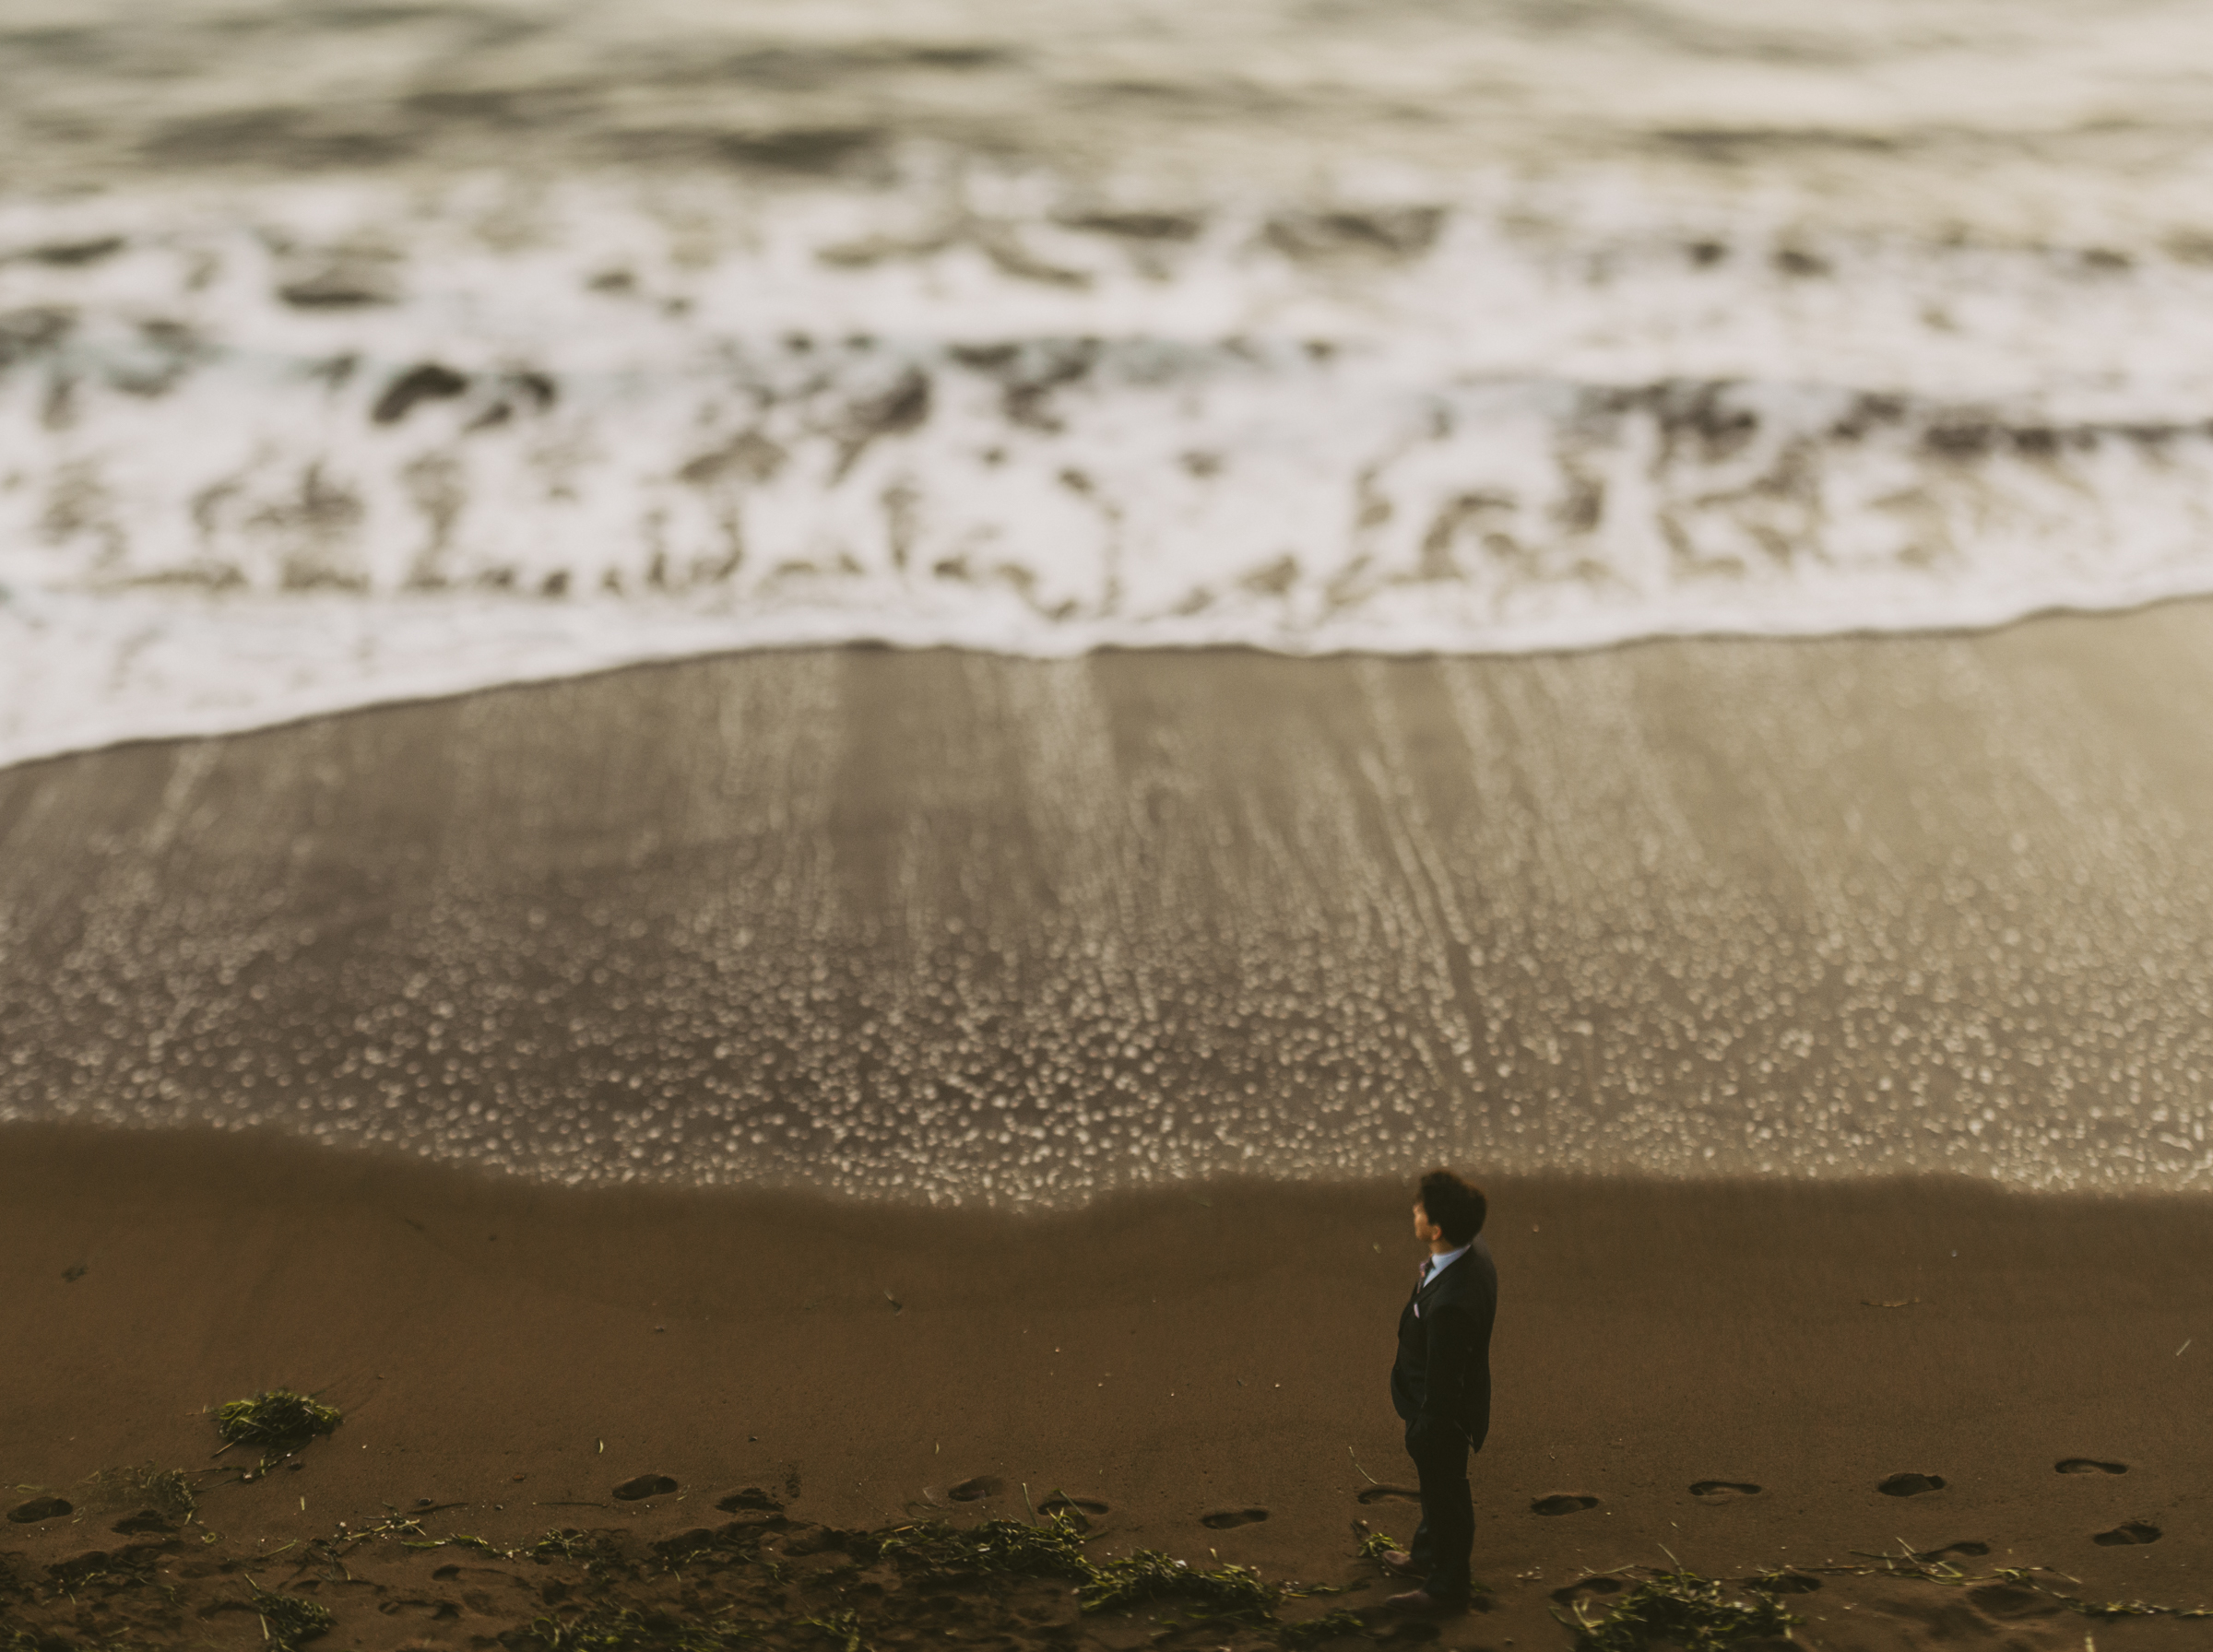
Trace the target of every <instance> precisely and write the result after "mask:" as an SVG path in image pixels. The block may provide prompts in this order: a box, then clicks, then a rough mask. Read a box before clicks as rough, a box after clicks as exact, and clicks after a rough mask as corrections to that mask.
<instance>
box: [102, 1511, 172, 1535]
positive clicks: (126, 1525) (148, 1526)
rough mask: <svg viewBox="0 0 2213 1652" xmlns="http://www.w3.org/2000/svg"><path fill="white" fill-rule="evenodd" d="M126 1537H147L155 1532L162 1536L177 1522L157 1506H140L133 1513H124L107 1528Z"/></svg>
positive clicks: (169, 1531) (170, 1531)
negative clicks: (140, 1507)
mask: <svg viewBox="0 0 2213 1652" xmlns="http://www.w3.org/2000/svg"><path fill="white" fill-rule="evenodd" d="M108 1529H109V1530H110V1531H112V1532H116V1533H118V1534H120V1535H121V1536H124V1537H126V1538H137V1537H147V1536H150V1535H152V1534H155V1533H160V1534H162V1535H164V1536H166V1535H168V1534H169V1533H172V1532H173V1531H175V1530H176V1529H177V1523H176V1522H175V1521H174V1520H172V1519H171V1518H170V1517H169V1516H167V1515H165V1514H163V1513H162V1512H161V1511H160V1509H158V1508H142V1509H140V1510H139V1511H138V1512H137V1513H136V1514H135V1515H125V1516H124V1517H123V1518H122V1519H120V1520H118V1521H116V1522H115V1524H114V1525H112V1526H111V1527H109V1528H108Z"/></svg>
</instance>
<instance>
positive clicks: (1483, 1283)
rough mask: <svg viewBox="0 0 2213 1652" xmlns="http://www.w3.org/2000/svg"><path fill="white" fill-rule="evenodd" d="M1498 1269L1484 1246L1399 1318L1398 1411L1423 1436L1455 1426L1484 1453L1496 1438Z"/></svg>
mask: <svg viewBox="0 0 2213 1652" xmlns="http://www.w3.org/2000/svg"><path fill="white" fill-rule="evenodd" d="M1497 1313H1498V1269H1497V1267H1496V1266H1495V1265H1494V1264H1493V1263H1492V1261H1491V1247H1490V1246H1489V1245H1485V1243H1484V1242H1483V1241H1482V1240H1481V1239H1480V1238H1479V1239H1477V1240H1476V1241H1475V1242H1474V1243H1473V1245H1469V1246H1468V1249H1467V1254H1466V1255H1464V1256H1462V1257H1460V1258H1459V1259H1457V1260H1456V1261H1454V1262H1453V1263H1452V1264H1451V1265H1450V1266H1449V1267H1448V1268H1445V1269H1444V1271H1443V1272H1441V1273H1439V1274H1438V1275H1436V1276H1435V1277H1434V1278H1432V1279H1431V1280H1429V1282H1428V1283H1427V1284H1426V1285H1420V1286H1418V1287H1417V1288H1416V1289H1415V1291H1414V1294H1413V1295H1412V1296H1410V1297H1408V1298H1407V1300H1406V1305H1405V1307H1404V1308H1402V1309H1401V1310H1400V1312H1399V1357H1398V1359H1397V1360H1396V1361H1395V1362H1393V1363H1392V1365H1391V1404H1392V1406H1394V1407H1395V1408H1396V1409H1397V1410H1398V1413H1399V1415H1400V1416H1401V1417H1402V1418H1404V1419H1405V1420H1406V1422H1408V1423H1409V1424H1410V1425H1413V1426H1414V1427H1415V1428H1417V1429H1422V1430H1426V1429H1429V1428H1434V1427H1437V1426H1439V1425H1449V1426H1450V1427H1452V1428H1456V1429H1458V1430H1460V1431H1461V1432H1462V1433H1463V1434H1466V1435H1467V1436H1468V1444H1469V1445H1471V1446H1473V1448H1474V1449H1475V1450H1477V1451H1480V1450H1482V1449H1483V1442H1484V1437H1485V1435H1486V1434H1489V1433H1490V1431H1491V1322H1492V1320H1494V1319H1495V1318H1497Z"/></svg>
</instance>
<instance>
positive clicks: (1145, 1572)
mask: <svg viewBox="0 0 2213 1652" xmlns="http://www.w3.org/2000/svg"><path fill="white" fill-rule="evenodd" d="M1280 1599H1283V1590H1281V1589H1279V1588H1276V1587H1274V1586H1272V1585H1271V1584H1266V1583H1262V1582H1261V1581H1260V1578H1259V1577H1258V1576H1257V1575H1254V1574H1253V1573H1252V1572H1251V1571H1250V1570H1249V1569H1248V1568H1246V1567H1244V1566H1217V1567H1215V1568H1214V1569H1213V1570H1212V1571H1201V1570H1200V1569H1199V1568H1198V1567H1196V1566H1192V1565H1189V1564H1188V1563H1185V1562H1183V1561H1179V1560H1177V1559H1176V1558H1174V1557H1173V1556H1171V1555H1166V1554H1162V1553H1160V1552H1158V1551H1156V1550H1152V1549H1140V1550H1137V1551H1135V1552H1132V1553H1130V1554H1126V1555H1124V1556H1123V1557H1122V1558H1121V1559H1120V1560H1111V1561H1108V1562H1107V1563H1106V1564H1105V1565H1103V1566H1093V1567H1092V1568H1091V1578H1090V1580H1089V1581H1088V1582H1086V1583H1084V1584H1083V1586H1082V1587H1079V1588H1078V1589H1077V1590H1076V1610H1077V1611H1086V1612H1094V1611H1120V1610H1122V1609H1123V1608H1125V1607H1130V1606H1136V1605H1139V1604H1141V1603H1142V1602H1144V1601H1148V1600H1182V1601H1188V1602H1189V1603H1190V1604H1191V1605H1193V1606H1196V1607H1198V1608H1199V1609H1200V1611H1201V1613H1202V1614H1203V1615H1204V1616H1206V1617H1210V1618H1242V1619H1246V1620H1249V1621H1255V1620H1259V1619H1262V1618H1265V1617H1267V1616H1268V1614H1269V1613H1270V1612H1272V1611H1274V1609H1275V1603H1276V1602H1277V1601H1278V1600H1280Z"/></svg>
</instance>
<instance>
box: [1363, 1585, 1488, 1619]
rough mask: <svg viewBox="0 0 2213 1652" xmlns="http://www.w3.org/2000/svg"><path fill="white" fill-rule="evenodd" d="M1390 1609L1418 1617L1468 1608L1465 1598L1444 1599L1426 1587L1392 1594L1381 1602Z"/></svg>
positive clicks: (1439, 1614) (1440, 1614)
mask: <svg viewBox="0 0 2213 1652" xmlns="http://www.w3.org/2000/svg"><path fill="white" fill-rule="evenodd" d="M1383 1604H1384V1605H1385V1606H1387V1607H1389V1608H1390V1609H1391V1611H1402V1612H1411V1613H1413V1614H1414V1615H1416V1616H1419V1617H1440V1618H1441V1617H1444V1616H1447V1615H1448V1614H1450V1613H1452V1612H1462V1611H1467V1610H1468V1603H1467V1602H1466V1601H1465V1600H1445V1599H1439V1598H1438V1597H1437V1596H1435V1595H1432V1594H1431V1593H1430V1592H1429V1591H1428V1590H1427V1589H1408V1590H1407V1591H1406V1592H1405V1593H1404V1594H1403V1595H1393V1596H1391V1599H1388V1600H1386V1601H1384V1602H1383Z"/></svg>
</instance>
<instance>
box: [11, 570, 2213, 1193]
mask: <svg viewBox="0 0 2213 1652" xmlns="http://www.w3.org/2000/svg"><path fill="white" fill-rule="evenodd" d="M2209 644H2213V605H2207V604H2198V605H2186V606H2179V607H2174V608H2162V609H2156V610H2146V611H2142V612H2139V613H2136V614H2134V615H2130V616H2126V617H2124V618H2119V619H2102V618H2101V619H2053V620H2047V621H2040V622H2037V623H2034V624H2030V625H2024V626H2021V627H2018V628H2016V629H2014V630H2012V631H2004V632H1996V633H1989V634H1985V635H1979V636H1974V637H1970V638H1963V639H1953V640H1926V639H1910V640H1901V641H1890V642H1864V641H1848V642H1822V643H1811V642H1809V643H1772V644H1765V645H1761V644H1746V643H1672V644H1665V645H1660V644H1654V645H1651V646H1646V647H1641V648H1639V649H1635V650H1629V651H1623V652H1620V653H1617V654H1608V655H1584V656H1574V657H1558V658H1549V659H1533V660H1484V661H1472V660H1458V659H1454V660H1427V661H1419V660H1414V661H1384V660H1376V659H1367V658H1363V659H1353V660H1332V661H1305V660H1286V659H1281V658H1276V657H1273V656H1266V655H1189V656H1184V655H1098V656H1093V657H1088V658H1084V659H1081V660H1074V661H1065V662H1036V661H1010V660H1005V659H1000V658H995V657H986V656H975V655H953V654H911V655H910V654H898V653H893V652H886V651H874V650H826V651H811V652H799V653H793V654H786V655H773V656H740V657H725V658H717V659H714V660H709V661H704V662H695V663H692V664H688V665H683V666H670V667H656V668H653V669H648V670H637V671H633V672H626V673H621V674H617V675H613V676H609V677H606V678H593V679H586V680H580V681H567V682H562V683H555V684H550V685H545V686H541V687H535V688H529V689H516V690H505V691H502V692H496V693H489V694H483V695H478V696H473V697H469V698H467V699H463V700H456V701H443V702H425V703H421V704H417V705H412V706H403V707H391V708H385V709H382V710H378V711H373V712H366V713H361V714H353V715H349V716H345V717H338V718H333V719H329V720H327V721H324V722H319V723H314V724H310V725H302V726H295V727H292V728H289V729H281V730H273V731H269V732H266V733H263V734H258V735H250V736H241V737H232V738H225V739H219V740H207V741H191V742H183V743H178V744H173V745H155V746H142V747H134V748H129V749H120V750H116V751H112V752H107V753H101V754H98V755H94V756H89V757H84V758H72V759H63V760H56V761H53V762H50V763H46V764H41V765H37V766H35V767H32V768H28V769H18V770H9V771H4V772H0V924H5V925H6V938H7V945H6V948H5V949H0V1005H5V1006H6V1009H5V1010H0V1037H4V1038H5V1040H6V1043H7V1044H9V1045H10V1047H12V1048H14V1049H15V1050H17V1051H18V1052H19V1053H27V1058H26V1059H24V1060H21V1061H15V1062H10V1063H9V1064H8V1065H7V1066H6V1067H5V1068H0V1114H6V1115H12V1116H15V1117H18V1118H37V1117H57V1116H67V1117H77V1118H81V1119H84V1120H86V1121H88V1122H114V1123H134V1124H135V1123H145V1122H153V1123H195V1122H197V1123H216V1124H220V1125H223V1126H226V1127H228V1126H241V1125H254V1126H267V1125H272V1124H281V1125H282V1126H283V1127H286V1128H290V1129H292V1130H294V1131H297V1132H299V1133H300V1134H302V1135H305V1136H321V1137H325V1138H329V1139H337V1140H352V1141H356V1142H361V1143H364V1144H383V1145H396V1146H404V1147H406V1148H408V1150H419V1151H427V1152H429V1153H432V1154H433V1155H435V1156H438V1157H441V1158H444V1159H448V1160H463V1161H469V1162H486V1163H490V1164H493V1165H498V1166H502V1167H505V1168H508V1169H512V1170H518V1171H523V1172H526V1173H528V1174H532V1175H534V1176H538V1177H540V1178H542V1179H545V1180H549V1181H599V1182H609V1183H613V1182H620V1181H622V1180H624V1179H625V1178H629V1179H639V1178H645V1179H659V1180H671V1181H692V1182H701V1183H711V1184H723V1185H756V1186H775V1185H784V1184H791V1183H807V1184H811V1185H813V1186H820V1187H823V1188H825V1189H828V1190H834V1191H840V1192H844V1193H849V1194H858V1195H870V1196H886V1197H892V1198H899V1199H902V1200H906V1201H910V1202H915V1203H925V1204H926V1203H929V1202H932V1201H935V1202H939V1203H944V1202H948V1201H952V1202H966V1203H976V1202H985V1203H988V1202H1003V1203H1024V1202H1061V1203H1070V1204H1074V1203H1080V1202H1083V1200H1085V1199H1088V1198H1092V1197H1094V1196H1095V1195H1096V1194H1099V1193H1101V1192H1107V1191H1111V1190H1113V1189H1115V1188H1118V1187H1122V1186H1132V1185H1136V1184H1140V1183H1143V1182H1152V1183H1154V1184H1176V1183H1181V1182H1184V1181H1188V1180H1191V1179H1195V1178H1206V1177H1211V1176H1216V1175H1222V1174H1235V1173H1237V1172H1238V1171H1240V1170H1245V1169H1249V1168H1251V1167H1253V1166H1256V1165H1264V1166H1266V1167H1268V1169H1269V1170H1270V1171H1271V1173H1272V1174H1287V1175H1293V1176H1302V1175H1303V1176H1317V1175H1319V1176H1333V1175H1337V1174H1353V1175H1362V1174H1402V1173H1403V1172H1404V1171H1406V1170H1408V1169H1410V1168H1412V1167H1414V1166H1415V1165H1417V1164H1419V1163H1421V1162H1426V1161H1430V1160H1434V1159H1436V1158H1438V1157H1442V1156H1462V1157H1470V1158H1475V1159H1480V1160H1482V1161H1483V1162H1486V1163H1489V1164H1492V1165H1495V1166H1497V1168H1499V1169H1500V1170H1502V1171H1505V1172H1508V1173H1510V1174H1537V1173H1539V1172H1542V1171H1545V1170H1549V1169H1558V1170H1563V1171H1569V1172H1578V1173H1602V1172H1615V1171H1619V1172H1625V1173H1629V1174H1675V1175H1690V1176H1700V1177H1702V1176H1705V1175H1709V1174H1722V1175H1736V1174H1807V1175H1813V1176H1817V1177H1821V1176H1849V1175H1852V1174H1866V1173H1873V1174H1901V1173H1921V1172H1947V1171H1965V1172H1969V1173H1970V1174H1978V1175H1982V1174H1988V1175H1993V1176H1994V1177H1995V1178H1996V1179H1999V1180H2003V1181H2006V1182H2007V1183H2009V1184H2012V1185H2021V1186H2044V1187H2052V1188H2057V1187H2063V1186H2069V1185H2075V1186H2094V1185H2096V1186H2112V1187H2116V1188H2147V1187H2160V1186H2164V1187H2169V1188H2183V1187H2191V1186H2204V1185H2205V1184H2206V1182H2207V1178H2208V1177H2209V1176H2213V1140H2209V1139H2208V1134H2207V1133H2208V1128H2209V1127H2213V1107H2209V1106H2208V1104H2207V1101H2206V1100H2205V1097H2204V1094H2203V1091H2202V1087H2201V1085H2200V1084H2199V1082H2198V1080H2197V1077H2196V1075H2199V1074H2202V1073H2203V1072H2205V1071H2207V1070H2213V1023H2209V1022H2208V1021H2207V1018H2206V1017H2205V1015H2204V1014H2203V1013H2202V1012H2201V1010H2200V1009H2199V1008H2198V1007H2199V1006H2200V1005H2202V1004H2205V1003H2207V1002H2213V954H2208V952H2207V949H2206V948H2205V947H2204V946H2203V945H2202V943H2201V940H2200V938H2201V937H2202V936H2203V935H2205V934H2207V933H2213V830H2208V829H2207V825H2206V822H2207V820H2213V761H2207V759H2206V757H2205V756H2204V752H2203V742H2202V741H2200V740H2198V739H2197V738H2196V732H2195V727H2194V726H2193V719H2192V716H2191V714H2190V708H2191V707H2193V706H2194V705H2195V704H2197V703H2201V702H2203V701H2204V700H2205V699H2206V698H2207V697H2208V696H2213V666H2209V665H2208V663H2207V662H2208V661H2213V645H2209ZM641 729H643V730H647V731H650V734H649V737H640V735H639V733H638V731H639V730H641Z"/></svg>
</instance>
